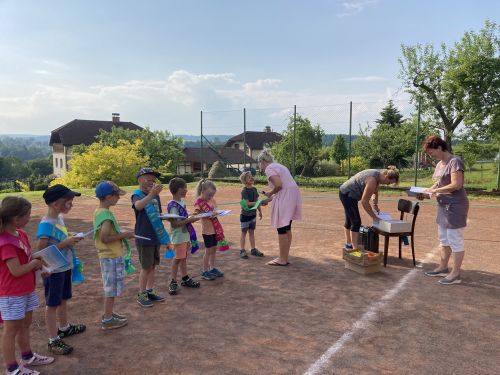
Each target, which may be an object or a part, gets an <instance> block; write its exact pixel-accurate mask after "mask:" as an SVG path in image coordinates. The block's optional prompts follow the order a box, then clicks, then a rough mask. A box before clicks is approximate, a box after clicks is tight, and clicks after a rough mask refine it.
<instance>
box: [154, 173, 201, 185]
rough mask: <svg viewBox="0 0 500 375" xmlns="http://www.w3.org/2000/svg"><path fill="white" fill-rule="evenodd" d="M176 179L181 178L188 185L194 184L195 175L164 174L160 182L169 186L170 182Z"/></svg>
mask: <svg viewBox="0 0 500 375" xmlns="http://www.w3.org/2000/svg"><path fill="white" fill-rule="evenodd" d="M174 177H180V178H182V179H183V180H184V181H186V182H187V183H190V182H193V181H194V178H195V175H194V174H179V175H177V174H173V173H164V174H162V175H161V176H160V178H159V180H160V181H161V183H162V184H168V183H169V182H170V180H171V179H172V178H174Z"/></svg>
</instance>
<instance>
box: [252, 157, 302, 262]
mask: <svg viewBox="0 0 500 375" xmlns="http://www.w3.org/2000/svg"><path fill="white" fill-rule="evenodd" d="M257 160H258V162H259V168H260V170H261V171H262V172H264V173H265V174H266V176H267V179H268V181H269V187H270V189H271V191H269V192H267V193H266V196H267V197H269V198H272V200H273V202H272V210H271V225H272V226H273V227H274V228H276V229H277V230H278V241H279V248H280V256H279V257H278V258H276V259H274V260H271V261H270V262H268V263H267V264H268V265H270V266H288V265H289V264H290V263H289V262H288V254H289V252H290V247H291V245H292V221H293V220H302V198H301V196H300V190H299V187H298V186H297V184H296V183H295V180H294V179H293V177H292V175H291V174H290V171H289V170H288V168H287V167H285V166H284V165H281V164H279V163H275V162H274V158H273V156H272V155H271V153H270V152H269V151H268V150H263V151H262V152H261V153H260V154H259V156H258V158H257Z"/></svg>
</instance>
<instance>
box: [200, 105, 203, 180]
mask: <svg viewBox="0 0 500 375" xmlns="http://www.w3.org/2000/svg"><path fill="white" fill-rule="evenodd" d="M200 168H201V175H200V177H201V178H203V111H200Z"/></svg>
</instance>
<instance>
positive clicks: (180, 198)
mask: <svg viewBox="0 0 500 375" xmlns="http://www.w3.org/2000/svg"><path fill="white" fill-rule="evenodd" d="M168 188H169V190H170V192H171V193H172V198H173V199H172V200H171V201H170V202H169V203H168V206H167V211H168V213H169V214H177V215H180V216H183V217H185V219H169V221H170V225H171V228H172V229H171V231H170V236H171V238H172V244H173V245H174V252H175V259H174V260H173V261H172V281H170V285H169V287H168V293H169V294H171V295H174V294H177V286H178V285H177V272H178V269H179V268H180V269H181V277H182V281H181V285H182V286H185V287H188V288H198V287H199V286H200V283H199V282H198V281H194V280H193V279H192V278H191V277H189V275H188V273H187V252H188V250H191V253H194V252H195V251H196V250H198V240H197V238H196V231H195V230H194V228H193V224H192V223H194V222H195V221H198V220H199V219H197V218H195V217H194V216H191V217H190V216H189V215H188V212H187V210H186V203H185V201H184V198H186V194H187V184H186V181H184V180H183V179H182V178H179V177H175V178H173V179H171V180H170V183H169V184H168Z"/></svg>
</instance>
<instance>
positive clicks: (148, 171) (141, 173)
mask: <svg viewBox="0 0 500 375" xmlns="http://www.w3.org/2000/svg"><path fill="white" fill-rule="evenodd" d="M145 174H152V175H153V176H155V177H156V178H158V177H160V176H161V173H160V172H157V171H155V170H154V168H151V167H144V168H141V169H139V172H137V178H139V177H141V176H144V175H145Z"/></svg>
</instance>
